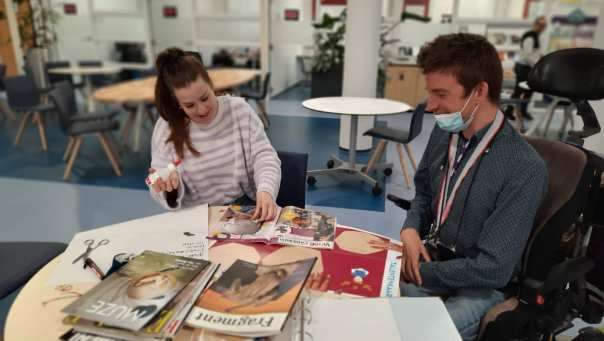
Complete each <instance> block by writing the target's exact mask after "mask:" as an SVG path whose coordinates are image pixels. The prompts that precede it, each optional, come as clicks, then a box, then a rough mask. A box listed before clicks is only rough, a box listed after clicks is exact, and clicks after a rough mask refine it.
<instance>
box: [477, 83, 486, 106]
mask: <svg viewBox="0 0 604 341" xmlns="http://www.w3.org/2000/svg"><path fill="white" fill-rule="evenodd" d="M488 98H489V84H487V82H485V81H482V82H480V83H478V86H477V87H476V99H480V100H481V101H482V100H488Z"/></svg>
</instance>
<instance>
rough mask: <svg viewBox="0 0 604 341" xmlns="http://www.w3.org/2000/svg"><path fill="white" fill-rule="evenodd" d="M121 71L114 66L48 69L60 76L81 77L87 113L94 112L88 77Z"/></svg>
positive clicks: (90, 82)
mask: <svg viewBox="0 0 604 341" xmlns="http://www.w3.org/2000/svg"><path fill="white" fill-rule="evenodd" d="M120 70H121V68H120V67H118V66H114V65H103V66H70V67H57V68H52V69H49V70H48V72H50V73H56V74H60V75H79V76H82V81H83V82H84V95H85V96H86V103H87V106H88V111H90V112H92V111H94V109H95V107H94V101H93V100H92V81H91V79H90V76H93V75H108V74H114V73H118V72H119V71H120Z"/></svg>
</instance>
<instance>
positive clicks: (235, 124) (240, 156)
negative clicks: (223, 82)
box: [150, 96, 281, 210]
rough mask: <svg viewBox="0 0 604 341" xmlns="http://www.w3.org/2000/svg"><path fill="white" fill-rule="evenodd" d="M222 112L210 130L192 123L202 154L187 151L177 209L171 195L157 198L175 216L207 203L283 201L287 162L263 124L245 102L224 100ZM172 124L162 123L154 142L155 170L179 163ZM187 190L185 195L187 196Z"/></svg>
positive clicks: (221, 100)
mask: <svg viewBox="0 0 604 341" xmlns="http://www.w3.org/2000/svg"><path fill="white" fill-rule="evenodd" d="M217 99H218V112H217V114H216V117H215V118H214V120H213V121H212V122H211V123H210V124H209V125H207V126H202V125H200V124H197V123H194V122H191V123H190V125H189V134H190V136H191V144H192V145H193V147H194V148H195V149H196V150H197V151H198V152H199V153H200V155H199V156H195V155H193V154H192V153H191V152H190V151H189V149H188V148H186V146H185V148H184V157H183V159H182V163H181V164H180V166H179V168H178V172H179V174H180V179H181V180H180V186H179V190H178V198H177V202H176V206H174V207H170V206H169V205H168V203H167V201H166V197H165V192H162V193H155V192H154V191H153V190H152V189H150V192H151V196H152V197H153V199H155V200H156V201H157V202H159V203H160V204H161V205H162V206H163V207H165V208H166V209H169V210H173V209H178V208H180V207H187V206H193V205H197V204H202V203H208V204H209V205H224V204H228V203H231V202H233V201H234V200H236V199H238V198H240V197H242V196H243V195H247V196H248V197H249V198H250V199H254V200H255V199H256V192H260V191H265V192H268V193H269V194H270V195H271V196H272V197H273V199H276V198H277V193H278V192H279V185H280V182H281V161H280V160H279V158H278V157H277V153H276V152H275V149H274V148H273V147H272V146H271V144H270V142H269V140H268V137H267V136H266V133H265V132H264V128H263V126H262V122H261V121H260V119H259V118H258V115H256V113H255V112H254V111H253V109H252V108H251V107H250V106H249V104H247V103H246V102H245V100H243V99H242V98H240V97H231V96H219V97H217ZM169 136H170V127H169V125H168V122H167V121H165V120H164V119H162V118H160V119H159V120H158V121H157V123H156V124H155V129H154V130H153V137H152V139H151V167H152V168H155V169H161V168H164V167H166V166H167V165H168V164H169V163H170V162H171V161H173V160H176V159H178V156H177V155H176V150H175V148H174V145H173V144H172V143H171V142H170V143H167V142H166V140H167V139H168V137H169ZM183 188H184V191H183V190H182V189H183Z"/></svg>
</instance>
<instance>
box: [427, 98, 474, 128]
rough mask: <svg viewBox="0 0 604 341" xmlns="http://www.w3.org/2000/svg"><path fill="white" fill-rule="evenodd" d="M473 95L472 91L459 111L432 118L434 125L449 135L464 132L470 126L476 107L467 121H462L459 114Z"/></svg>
mask: <svg viewBox="0 0 604 341" xmlns="http://www.w3.org/2000/svg"><path fill="white" fill-rule="evenodd" d="M473 95H474V91H472V93H471V94H470V96H469V97H468V99H467V100H466V102H465V103H464V105H463V107H462V108H461V110H459V111H456V112H452V113H450V114H438V115H434V118H435V119H436V124H438V126H439V127H440V129H442V130H444V131H448V132H450V133H459V132H460V131H463V130H466V129H467V128H468V127H469V126H470V124H471V123H472V120H473V119H474V113H475V112H476V109H477V108H478V105H476V106H475V107H474V110H472V113H471V114H470V118H468V120H467V121H465V122H464V120H463V116H461V113H462V112H463V110H464V109H465V108H466V106H467V105H468V103H469V101H470V98H472V96H473Z"/></svg>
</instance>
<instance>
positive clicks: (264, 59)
mask: <svg viewBox="0 0 604 341" xmlns="http://www.w3.org/2000/svg"><path fill="white" fill-rule="evenodd" d="M270 24H271V0H260V73H262V77H261V78H260V79H261V80H263V81H264V77H265V76H266V74H267V73H268V72H270V70H271V66H270V63H271V60H270V53H271V33H270V32H271V29H270ZM270 98H271V91H270V88H269V91H268V95H267V96H266V99H265V103H264V105H266V106H267V107H268V102H269V99H270Z"/></svg>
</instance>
